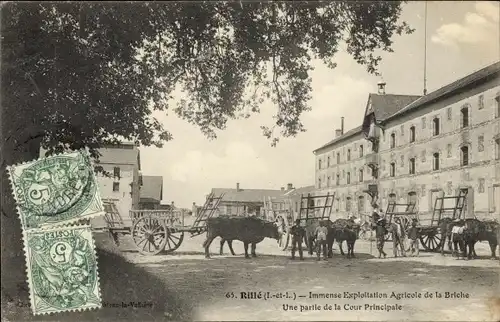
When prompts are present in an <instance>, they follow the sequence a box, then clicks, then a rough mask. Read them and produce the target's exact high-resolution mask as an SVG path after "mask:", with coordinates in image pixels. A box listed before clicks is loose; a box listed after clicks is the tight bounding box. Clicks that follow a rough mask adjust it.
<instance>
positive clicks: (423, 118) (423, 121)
mask: <svg viewBox="0 0 500 322" xmlns="http://www.w3.org/2000/svg"><path fill="white" fill-rule="evenodd" d="M426 122H427V121H426V119H425V117H422V128H423V129H425V123H426Z"/></svg>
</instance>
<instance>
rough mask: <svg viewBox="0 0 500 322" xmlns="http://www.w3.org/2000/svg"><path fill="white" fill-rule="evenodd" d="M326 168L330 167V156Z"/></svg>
mask: <svg viewBox="0 0 500 322" xmlns="http://www.w3.org/2000/svg"><path fill="white" fill-rule="evenodd" d="M326 167H327V168H329V167H330V156H328V158H327V159H326Z"/></svg>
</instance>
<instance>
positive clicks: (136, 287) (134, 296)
mask: <svg viewBox="0 0 500 322" xmlns="http://www.w3.org/2000/svg"><path fill="white" fill-rule="evenodd" d="M97 246H98V248H97V255H98V265H99V279H100V286H101V294H102V300H103V308H101V309H98V310H93V311H85V312H68V313H57V316H56V315H49V316H47V315H45V316H36V317H34V316H33V315H32V313H31V308H30V307H29V293H28V292H29V290H28V285H27V284H26V285H20V287H19V294H18V295H17V297H14V296H12V297H11V296H8V295H6V294H2V320H6V321H49V320H54V318H57V320H59V321H67V320H73V321H98V320H101V321H102V320H104V321H146V320H191V319H192V318H193V315H192V314H193V313H192V312H193V309H192V306H191V305H192V303H190V301H187V300H184V299H182V298H181V297H179V296H178V294H177V292H176V290H174V289H172V288H170V287H169V286H167V285H165V283H164V281H162V280H161V279H159V278H158V277H157V276H155V275H153V274H151V273H150V272H148V271H147V270H145V269H143V268H141V267H138V266H136V265H134V264H132V263H129V262H127V261H125V260H124V258H122V257H121V256H119V255H118V254H116V247H115V249H110V248H109V245H106V243H104V244H102V243H101V244H100V243H99V241H97ZM2 293H4V292H2ZM12 298H18V299H20V300H19V301H18V302H17V303H13V302H9V299H12ZM131 302H136V303H138V304H140V305H142V306H143V307H133V306H132V305H130V304H131ZM110 304H112V305H119V306H120V307H110ZM124 305H125V307H123V306H124ZM106 306H107V307H106Z"/></svg>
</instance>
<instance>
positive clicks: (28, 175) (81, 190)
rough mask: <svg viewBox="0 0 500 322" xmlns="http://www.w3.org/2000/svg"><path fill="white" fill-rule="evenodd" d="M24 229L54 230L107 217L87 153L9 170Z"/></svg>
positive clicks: (60, 156)
mask: <svg viewBox="0 0 500 322" xmlns="http://www.w3.org/2000/svg"><path fill="white" fill-rule="evenodd" d="M8 171H9V175H10V180H11V185H12V190H13V192H14V197H15V200H16V204H17V207H18V212H19V216H20V218H21V223H22V225H23V229H25V230H27V229H34V228H41V227H53V226H58V225H64V224H68V223H72V222H76V221H79V220H82V219H89V218H92V217H95V216H99V215H103V214H104V206H103V203H102V201H101V196H100V193H99V186H98V184H97V181H96V177H95V174H94V168H93V166H92V163H91V161H90V157H89V155H88V154H87V152H86V151H84V150H81V151H76V152H71V153H65V154H58V155H54V156H50V157H46V158H40V159H37V160H33V161H31V162H25V163H22V164H16V165H13V166H10V167H8Z"/></svg>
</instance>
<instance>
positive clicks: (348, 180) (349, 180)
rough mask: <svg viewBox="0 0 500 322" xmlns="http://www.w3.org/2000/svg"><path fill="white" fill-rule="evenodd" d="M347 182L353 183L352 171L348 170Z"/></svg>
mask: <svg viewBox="0 0 500 322" xmlns="http://www.w3.org/2000/svg"><path fill="white" fill-rule="evenodd" d="M347 184H351V173H350V172H347Z"/></svg>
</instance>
